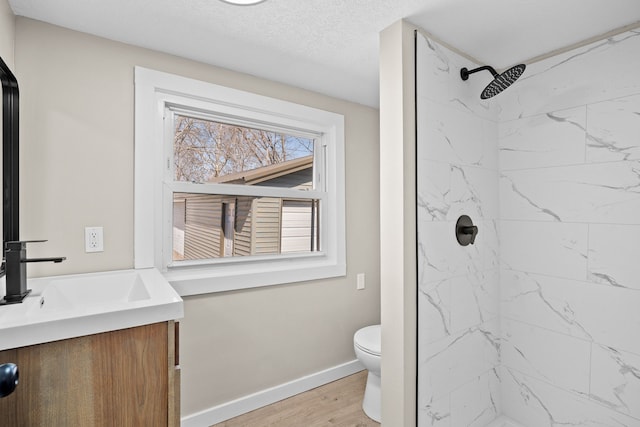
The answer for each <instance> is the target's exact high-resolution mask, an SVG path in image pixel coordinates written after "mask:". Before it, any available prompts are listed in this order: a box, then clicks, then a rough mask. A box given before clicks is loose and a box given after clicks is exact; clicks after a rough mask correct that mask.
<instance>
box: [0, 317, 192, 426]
mask: <svg viewBox="0 0 640 427" xmlns="http://www.w3.org/2000/svg"><path fill="white" fill-rule="evenodd" d="M177 344H178V343H177V324H176V323H175V322H173V321H170V322H161V323H154V324H151V325H145V326H139V327H135V328H130V329H122V330H117V331H111V332H105V333H100V334H95V335H89V336H84V337H78V338H72V339H67V340H61V341H54V342H50V343H44V344H37V345H32V346H28V347H21V348H17V349H11V350H5V351H0V364H2V363H7V362H13V363H16V364H17V365H18V369H19V373H20V380H19V383H18V387H17V388H16V390H15V392H13V394H11V395H9V396H7V397H5V398H3V399H0V424H1V425H2V426H6V427H13V426H16V427H27V426H28V427H40V426H42V427H44V426H47V427H50V426H69V427H71V426H82V427H91V426H96V427H98V426H118V427H124V426H131V427H138V426H154V427H155V426H170V427H173V426H179V425H180V371H179V367H178V366H177V361H176V355H177V351H176V349H177V347H178V345H177Z"/></svg>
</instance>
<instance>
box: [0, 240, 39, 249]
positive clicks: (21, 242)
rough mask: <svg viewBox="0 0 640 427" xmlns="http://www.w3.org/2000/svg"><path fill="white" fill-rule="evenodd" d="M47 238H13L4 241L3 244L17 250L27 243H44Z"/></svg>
mask: <svg viewBox="0 0 640 427" xmlns="http://www.w3.org/2000/svg"><path fill="white" fill-rule="evenodd" d="M46 241H47V240H15V241H10V242H5V244H4V246H5V248H7V249H10V250H12V251H19V250H22V249H25V248H26V244H27V243H44V242H46Z"/></svg>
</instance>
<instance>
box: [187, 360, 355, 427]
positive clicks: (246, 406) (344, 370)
mask: <svg viewBox="0 0 640 427" xmlns="http://www.w3.org/2000/svg"><path fill="white" fill-rule="evenodd" d="M363 369H364V366H362V364H361V363H360V362H359V361H358V360H352V361H351V362H347V363H343V364H342V365H338V366H334V367H332V368H329V369H325V370H324V371H320V372H316V373H315V374H311V375H307V376H305V377H302V378H298V379H297V380H293V381H289V382H288V383H284V384H280V385H278V386H275V387H271V388H268V389H266V390H262V391H259V392H257V393H253V394H250V395H248V396H245V397H241V398H240V399H236V400H232V401H230V402H227V403H223V404H221V405H218V406H214V407H211V408H209V409H205V410H204V411H200V412H196V413H195V414H191V415H187V416H185V417H182V420H181V423H180V425H181V426H182V427H209V426H211V425H213V424H216V423H221V422H222V421H226V420H228V419H231V418H233V417H237V416H238V415H242V414H246V413H247V412H250V411H253V410H255V409H258V408H262V407H263V406H267V405H271V404H272V403H275V402H279V401H280V400H283V399H286V398H288V397H291V396H295V395H296V394H300V393H302V392H305V391H308V390H311V389H314V388H316V387H319V386H321V385H325V384H328V383H330V382H332V381H335V380H339V379H340V378H344V377H346V376H349V375H352V374H355V373H356V372H360V371H362V370H363Z"/></svg>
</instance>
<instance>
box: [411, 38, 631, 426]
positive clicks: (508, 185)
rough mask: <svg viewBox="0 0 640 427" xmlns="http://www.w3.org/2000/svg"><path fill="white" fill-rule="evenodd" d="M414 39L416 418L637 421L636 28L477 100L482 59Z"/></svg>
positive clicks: (432, 421)
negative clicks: (466, 224) (464, 239)
mask: <svg viewBox="0 0 640 427" xmlns="http://www.w3.org/2000/svg"><path fill="white" fill-rule="evenodd" d="M416 53H417V57H416V68H417V70H416V84H417V96H416V100H417V122H418V135H417V174H418V176H417V180H418V184H417V188H418V248H419V251H418V275H419V283H418V425H419V426H421V427H422V426H437V427H471V426H473V427H476V426H477V427H483V426H486V425H489V424H490V423H492V422H493V421H494V420H495V419H496V418H498V419H499V420H503V418H502V417H503V416H507V417H509V418H510V419H512V420H515V421H516V422H517V423H520V424H522V425H524V426H527V427H547V426H548V427H552V426H558V425H575V426H580V427H610V426H611V427H613V426H616V427H621V426H624V427H640V340H639V339H638V337H639V336H640V310H638V307H640V281H639V280H638V277H640V263H638V259H639V258H638V250H637V249H636V246H637V245H636V244H635V242H638V241H640V78H638V77H637V72H636V71H635V70H638V69H640V32H639V31H629V32H626V33H623V34H620V35H618V36H615V37H612V38H610V39H607V40H603V41H600V42H596V43H593V44H591V45H588V46H585V47H582V48H579V49H577V50H574V51H571V52H568V53H565V54H562V55H559V56H555V57H552V58H549V59H546V60H544V61H541V62H538V63H534V64H530V65H528V66H527V70H526V72H525V74H524V75H523V76H522V77H521V78H520V79H519V80H518V81H517V82H516V83H514V84H513V86H511V87H510V88H509V89H508V90H506V91H505V92H503V93H502V94H500V95H499V96H498V97H496V98H493V99H492V100H490V101H483V100H480V92H481V91H482V88H483V87H484V86H485V85H486V84H487V83H488V81H489V80H490V79H491V77H490V76H489V75H487V76H483V77H482V78H481V76H480V75H478V76H474V79H469V80H468V81H466V82H465V81H462V79H461V78H460V69H461V68H462V67H467V68H472V67H475V66H477V65H479V64H473V63H471V62H470V61H469V60H467V59H464V58H463V57H461V56H459V55H458V54H456V53H454V52H452V51H450V50H448V49H446V48H445V47H443V46H441V45H439V44H438V43H436V42H435V41H433V40H430V39H429V38H427V37H424V36H422V35H418V36H417V46H416ZM514 60H517V58H514ZM462 214H465V215H469V216H470V217H471V219H472V220H473V222H474V223H475V224H476V225H477V226H478V229H479V232H478V236H477V238H476V241H475V244H474V245H469V246H464V247H463V246H460V245H458V243H457V241H456V238H455V233H454V228H455V222H456V220H457V218H458V217H459V216H460V215H462ZM498 237H499V238H498ZM508 422H509V421H500V424H498V425H500V426H502V425H505V426H506V425H510V424H505V423H508Z"/></svg>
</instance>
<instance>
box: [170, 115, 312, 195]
mask: <svg viewBox="0 0 640 427" xmlns="http://www.w3.org/2000/svg"><path fill="white" fill-rule="evenodd" d="M313 142H314V141H313V139H311V138H306V137H301V136H295V135H289V134H286V133H282V132H274V131H270V130H261V129H255V128H249V127H243V126H237V125H230V124H225V123H219V122H215V121H210V120H203V119H199V118H194V117H188V116H183V115H179V114H176V115H175V123H174V143H173V159H174V171H175V174H174V179H175V180H176V181H187V182H216V183H232V184H246V185H268V186H272V187H287V188H300V189H307V188H312V186H313V184H312V182H313V179H312V177H313V173H312V172H313Z"/></svg>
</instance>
